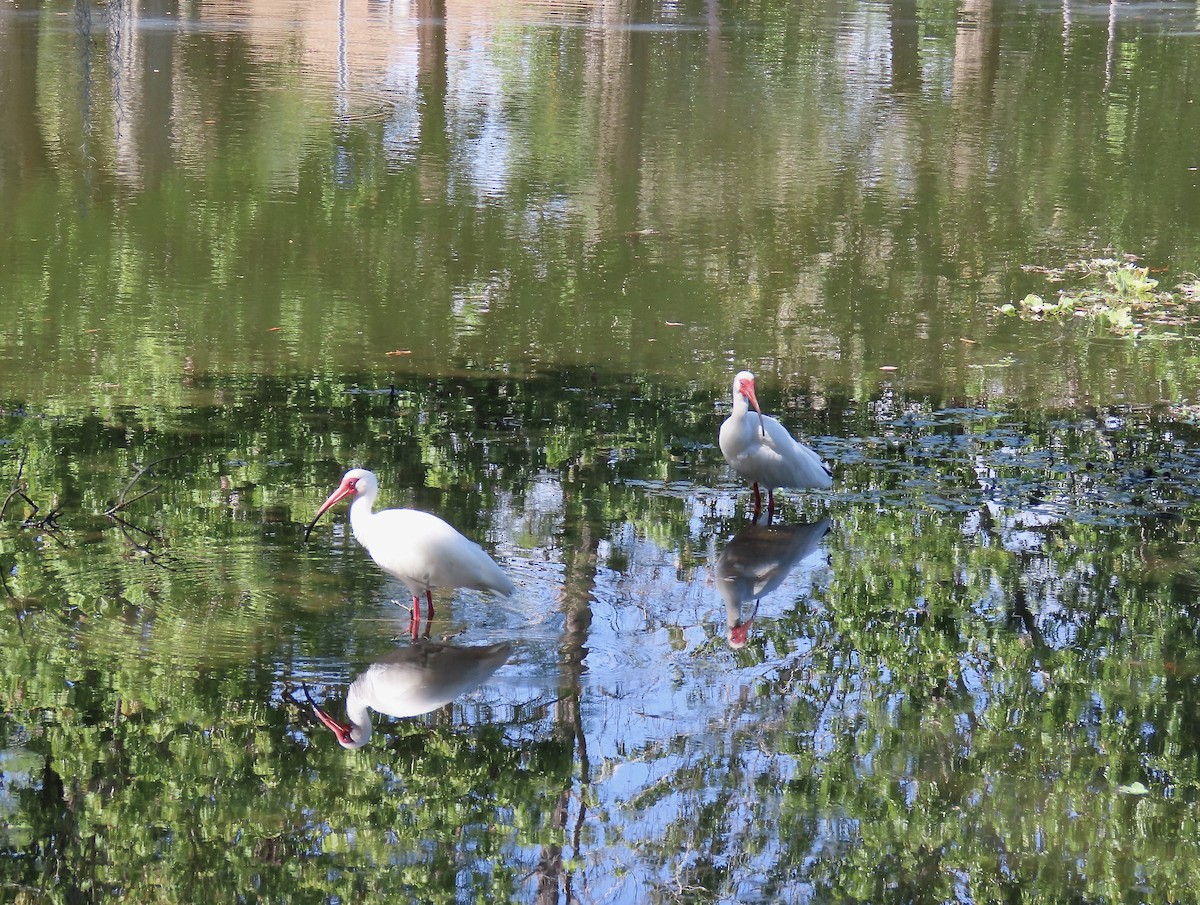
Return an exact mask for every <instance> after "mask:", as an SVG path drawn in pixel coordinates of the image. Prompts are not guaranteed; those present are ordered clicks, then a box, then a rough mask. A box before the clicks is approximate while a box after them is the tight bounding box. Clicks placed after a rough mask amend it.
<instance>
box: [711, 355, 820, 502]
mask: <svg viewBox="0 0 1200 905" xmlns="http://www.w3.org/2000/svg"><path fill="white" fill-rule="evenodd" d="M751 406H753V407H754V411H755V412H756V413H757V417H754V416H752V415H751V414H750V407H751ZM717 442H718V443H719V445H720V447H721V453H722V454H723V455H724V456H725V461H726V462H728V463H729V464H730V466H732V468H733V470H734V471H736V472H737V473H738V474H739V475H741V476H742V477H743V478H745V479H746V480H747V481H750V482H751V483H752V484H753V485H754V518H755V519H757V518H758V514H759V512H760V511H761V509H762V496H761V495H760V494H759V490H758V485H759V484H761V485H762V486H763V487H765V488H766V489H767V521H768V522H770V520H771V516H772V515H773V514H774V512H775V488H776V487H790V488H793V489H795V490H828V489H829V488H830V487H832V486H833V472H831V471H830V470H829V466H828V465H826V464H825V463H824V462H822V461H821V457H820V456H818V455H817V454H816V453H815V452H813V451H812V450H811V449H809V448H808V447H807V446H805V445H804V444H803V443H798V442H796V440H795V438H793V437H792V435H791V434H790V433H788V429H787V428H786V427H784V426H783V425H782V424H780V423H779V422H778V421H776V420H775V419H774V418H772V417H770V416H769V415H764V414H763V413H762V409H760V408H759V407H758V399H757V398H756V397H755V395H754V375H753V374H751V373H750V372H749V371H739V372H738V373H737V374H736V375H735V376H734V378H733V414H732V415H730V416H729V417H728V418H726V419H725V423H724V424H722V425H721V433H720V435H719V437H718V441H717Z"/></svg>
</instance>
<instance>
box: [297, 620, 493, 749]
mask: <svg viewBox="0 0 1200 905" xmlns="http://www.w3.org/2000/svg"><path fill="white" fill-rule="evenodd" d="M511 653H512V645H511V644H509V643H508V642H507V641H503V642H501V643H499V644H490V645H487V646H475V647H463V646H461V645H457V644H440V643H438V642H436V641H418V642H416V643H414V644H412V645H409V646H408V647H402V648H399V649H398V650H394V651H392V652H391V653H389V654H388V655H387V656H385V657H383V658H382V659H381V660H379V661H377V662H375V663H372V664H371V665H370V666H368V667H367V669H366V670H365V671H363V672H362V673H360V674H359V675H358V676H357V677H356V678H355V680H354V681H353V682H351V683H350V690H349V692H347V694H346V720H347V722H345V723H341V722H339V721H337V720H335V719H334V718H333V717H331V716H330V715H329V714H328V713H326V712H325V711H324V710H322V709H321V708H320V707H318V706H317V705H316V704H313V705H312V708H313V711H314V712H315V713H316V715H317V718H318V719H320V721H321V722H322V723H324V724H325V725H326V726H327V727H329V729H330V730H331V731H332V732H333V734H334V735H336V736H337V740H338V742H339V743H340V744H341V746H342V747H343V748H361V747H362V746H363V745H365V744H366V743H367V739H369V738H370V737H371V716H370V714H369V713H367V710H368V708H369V709H371V710H375V711H377V712H379V713H382V714H386V715H387V716H392V717H400V718H403V717H409V716H420V715H421V714H422V713H429V712H430V711H431V710H437V709H438V708H439V707H443V706H445V705H446V704H449V703H450V702H451V701H453V700H454V699H455V698H457V697H458V696H459V695H463V694H466V693H467V692H468V691H471V690H472V689H473V688H475V687H477V686H479V685H482V684H483V683H484V682H486V681H487V680H488V679H489V678H491V675H492V673H494V672H495V671H496V670H497V669H499V668H500V667H501V666H502V665H503V664H504V663H505V661H507V660H508V658H509V655H510V654H511ZM305 691H306V692H307V688H306V689H305ZM310 701H311V698H310Z"/></svg>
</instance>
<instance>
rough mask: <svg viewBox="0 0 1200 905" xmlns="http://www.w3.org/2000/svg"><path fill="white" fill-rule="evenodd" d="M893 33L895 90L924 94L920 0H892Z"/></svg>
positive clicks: (889, 12) (890, 16)
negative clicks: (919, 23)
mask: <svg viewBox="0 0 1200 905" xmlns="http://www.w3.org/2000/svg"><path fill="white" fill-rule="evenodd" d="M888 14H889V19H890V22H891V35H892V90H894V91H898V92H902V93H904V94H920V93H921V53H920V46H921V29H920V27H919V26H918V24H917V0H892V3H891V5H890V7H889V10H888Z"/></svg>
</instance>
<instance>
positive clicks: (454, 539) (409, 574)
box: [304, 468, 516, 635]
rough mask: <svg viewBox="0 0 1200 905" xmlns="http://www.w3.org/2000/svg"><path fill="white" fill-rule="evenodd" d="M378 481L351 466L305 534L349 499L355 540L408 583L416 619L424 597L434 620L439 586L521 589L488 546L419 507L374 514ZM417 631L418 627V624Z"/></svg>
mask: <svg viewBox="0 0 1200 905" xmlns="http://www.w3.org/2000/svg"><path fill="white" fill-rule="evenodd" d="M378 492H379V481H378V480H377V479H376V478H375V475H374V474H373V473H371V472H369V471H367V470H366V469H365V468H352V469H350V471H348V472H346V473H345V475H343V476H342V482H341V483H340V484H339V485H338V488H337V490H335V491H334V492H333V493H331V494H330V495H329V499H327V500H326V501H325V502H324V503H322V504H321V508H320V509H318V510H317V514H316V515H315V516H313V520H312V522H311V523H310V524H309V526H308V528H307V529H306V530H305V532H304V536H305V538H307V537H308V535H309V533H311V531H312V529H313V526H314V525H316V523H317V519H319V518H320V517H321V516H322V515H323V514H324V513H325V512H326V511H327V510H328V509H329V508H330V507H332V506H333V505H334V504H336V503H339V502H341V501H342V500H344V499H346V497H349V496H353V497H354V502H353V503H351V504H350V528H351V529H352V530H353V531H354V539H355V540H357V541H358V542H359V543H360V544H362V545H363V546H364V547H366V548H367V552H368V553H370V554H371V559H373V560H375V562H376V563H377V564H378V565H379V567H380V568H381V569H383V571H385V572H387V573H388V574H389V575H394V576H395V577H396V578H399V579H400V580H401V581H402V582H404V583H405V584H406V585H407V586H408V590H409V592H410V593H411V594H412V598H413V620H414V622H415V621H416V620H417V619H418V618H419V616H420V611H421V595H422V594H424V595H425V600H426V603H427V604H428V611H427V614H428V618H430V619H432V618H433V589H434V588H473V589H475V590H477V591H495V592H496V593H497V594H502V595H504V596H505V597H508V596H509V595H511V594H512V593H513V592H514V591H515V590H516V588H514V587H513V583H512V582H511V581H509V580H508V576H507V575H505V574H504V573H503V572H501V571H500V567H499V566H498V565H496V563H495V561H493V560H492V558H491V557H490V556H488V555H487V554H486V553H484V552H483V549H482V548H481V547H480V546H479V545H478V544H476V543H475V542H473V541H470V540H467V538H465V537H463V536H462V535H461V534H459V533H458V532H457V531H455V530H454V529H453V528H452V527H450V525H449V524H447V523H446V522H444V521H443V520H442V519H440V518H438V517H437V516H436V515H433V514H432V513H429V512H422V511H421V510H419V509H384V510H382V511H381V512H372V511H371V510H372V508H373V507H374V505H375V496H376V494H377V493H378ZM413 629H414V635H415V634H416V626H415V625H414V626H413Z"/></svg>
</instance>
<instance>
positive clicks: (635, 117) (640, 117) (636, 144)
mask: <svg viewBox="0 0 1200 905" xmlns="http://www.w3.org/2000/svg"><path fill="white" fill-rule="evenodd" d="M600 9H601V15H603V16H605V19H606V21H604V22H601V23H599V26H600V27H598V28H597V29H596V31H595V34H596V35H597V37H596V38H595V44H594V45H593V47H592V49H591V50H590V52H589V62H588V82H589V83H590V84H589V91H590V92H591V93H593V94H595V95H596V96H597V98H598V103H597V104H596V108H597V114H596V121H597V132H598V135H599V142H600V147H599V159H598V161H597V167H596V172H597V173H598V174H599V175H598V178H599V180H600V182H601V184H600V186H599V187H598V188H599V192H598V194H599V197H600V198H601V199H604V200H605V201H607V204H606V205H605V206H606V207H607V208H608V209H609V210H611V211H612V212H613V213H612V221H613V222H612V223H610V224H600V226H601V229H604V228H605V227H608V228H611V229H613V230H615V231H616V232H618V233H625V232H631V231H633V230H635V229H638V228H639V224H638V201H639V199H640V197H641V177H642V160H641V158H642V131H643V129H642V126H643V122H644V120H645V105H646V81H647V72H648V70H649V63H650V36H649V34H648V33H646V32H645V31H643V30H638V29H631V28H629V23H630V22H647V21H650V20H651V19H652V15H651V12H650V11H651V10H652V9H653V7H652V5H651V4H650V3H649V2H648V0H623V2H618V3H614V4H612V5H611V6H610V5H608V4H603V5H601V7H600Z"/></svg>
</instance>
